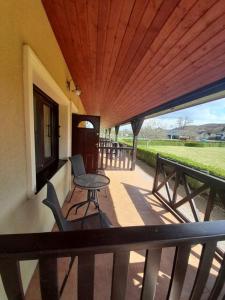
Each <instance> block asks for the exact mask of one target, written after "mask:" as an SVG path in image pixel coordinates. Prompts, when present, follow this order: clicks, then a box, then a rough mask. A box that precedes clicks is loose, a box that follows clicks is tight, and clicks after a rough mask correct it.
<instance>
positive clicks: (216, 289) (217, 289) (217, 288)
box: [209, 257, 225, 300]
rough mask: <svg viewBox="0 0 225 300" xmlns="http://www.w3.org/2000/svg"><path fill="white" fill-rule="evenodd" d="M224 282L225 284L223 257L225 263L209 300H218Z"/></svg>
mask: <svg viewBox="0 0 225 300" xmlns="http://www.w3.org/2000/svg"><path fill="white" fill-rule="evenodd" d="M224 282H225V257H223V261H222V263H221V266H220V270H219V274H218V276H217V278H216V282H215V284H214V286H213V289H212V291H211V294H210V296H209V300H215V299H218V297H219V295H220V292H221V290H222V288H223V285H224Z"/></svg>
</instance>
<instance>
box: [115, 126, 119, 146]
mask: <svg viewBox="0 0 225 300" xmlns="http://www.w3.org/2000/svg"><path fill="white" fill-rule="evenodd" d="M119 129H120V126H119V125H116V126H115V134H116V137H115V140H116V142H117V138H118V133H119Z"/></svg>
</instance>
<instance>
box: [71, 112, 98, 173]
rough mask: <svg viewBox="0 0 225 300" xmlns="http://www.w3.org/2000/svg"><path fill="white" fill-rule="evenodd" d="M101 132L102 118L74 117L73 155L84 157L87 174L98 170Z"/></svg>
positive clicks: (75, 115) (74, 115)
mask: <svg viewBox="0 0 225 300" xmlns="http://www.w3.org/2000/svg"><path fill="white" fill-rule="evenodd" d="M85 126H86V127H85ZM99 131H100V117H97V116H89V115H77V114H73V115H72V155H75V154H81V155H82V156H83V159H84V164H85V168H86V172H87V173H95V172H96V171H97V169H98V142H99Z"/></svg>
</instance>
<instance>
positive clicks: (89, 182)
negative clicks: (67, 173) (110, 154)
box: [74, 173, 110, 216]
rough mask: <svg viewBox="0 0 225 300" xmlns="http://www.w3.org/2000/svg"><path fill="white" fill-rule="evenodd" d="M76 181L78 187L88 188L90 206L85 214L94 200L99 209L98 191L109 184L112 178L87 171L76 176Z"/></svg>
mask: <svg viewBox="0 0 225 300" xmlns="http://www.w3.org/2000/svg"><path fill="white" fill-rule="evenodd" d="M74 183H75V185H76V186H77V187H79V188H81V189H85V190H88V195H87V201H86V202H87V203H88V206H87V209H86V211H85V214H84V215H85V216H86V214H87V211H88V208H89V205H90V203H91V202H94V204H95V207H96V208H97V209H98V210H99V203H98V195H97V191H99V190H100V189H103V188H105V187H106V186H107V185H109V183H110V179H109V178H108V177H107V176H105V175H101V174H90V173H87V174H83V175H80V176H77V177H75V178H74ZM81 205H82V203H81ZM78 208H79V204H78V205H77V209H78ZM77 209H76V211H77Z"/></svg>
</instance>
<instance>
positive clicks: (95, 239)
mask: <svg viewBox="0 0 225 300" xmlns="http://www.w3.org/2000/svg"><path fill="white" fill-rule="evenodd" d="M221 240H225V221H215V222H204V223H192V224H173V225H160V226H139V227H124V228H107V229H99V230H82V231H76V232H51V233H34V234H14V235H1V236H0V274H1V278H2V282H3V285H4V288H5V292H6V294H7V296H8V299H9V300H15V299H17V300H24V299H25V298H24V291H23V287H22V282H21V277H20V264H19V262H20V261H24V260H33V259H37V260H38V261H39V276H40V288H41V294H42V299H44V300H45V299H46V300H47V299H48V300H58V299H59V291H58V290H59V289H58V280H57V259H60V258H63V257H75V256H76V257H77V259H78V266H77V268H78V279H77V281H78V283H77V286H78V291H76V292H77V293H78V299H79V300H86V299H88V300H91V299H93V297H94V296H93V295H94V270H95V255H96V254H99V255H103V254H104V253H113V271H112V274H111V277H112V285H111V299H112V300H122V299H125V297H126V287H127V279H128V267H129V257H130V252H131V251H139V250H146V252H145V263H144V265H145V266H144V276H143V280H142V284H141V299H142V300H145V299H146V300H150V299H154V298H155V292H156V288H161V287H160V286H158V284H157V278H158V274H159V269H160V262H161V254H162V249H163V248H165V247H175V249H176V251H175V255H174V257H171V258H170V259H171V260H172V261H173V268H172V274H171V278H170V285H169V288H168V295H167V299H176V300H178V299H180V295H181V292H182V288H183V283H184V279H185V275H186V271H187V268H188V259H189V256H190V253H191V251H192V250H191V246H192V245H195V244H202V245H203V247H202V251H201V253H200V259H199V264H198V265H197V266H196V268H198V271H197V273H196V277H195V280H194V283H193V285H192V286H191V287H190V295H189V297H190V298H188V299H192V300H194V299H200V296H201V295H202V293H203V290H204V288H205V285H206V283H207V279H208V276H209V273H210V269H211V266H212V261H213V258H214V254H215V249H216V244H217V242H218V241H221ZM130 280H131V281H132V278H130ZM224 280H225V263H224V260H223V261H222V262H221V264H220V268H219V273H218V276H217V278H216V280H215V283H214V285H213V287H212V289H211V291H210V296H209V299H211V300H212V299H217V298H218V296H219V294H220V292H221V289H222V286H223V284H224ZM101 285H104V282H102V283H101ZM71 293H72V291H71Z"/></svg>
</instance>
